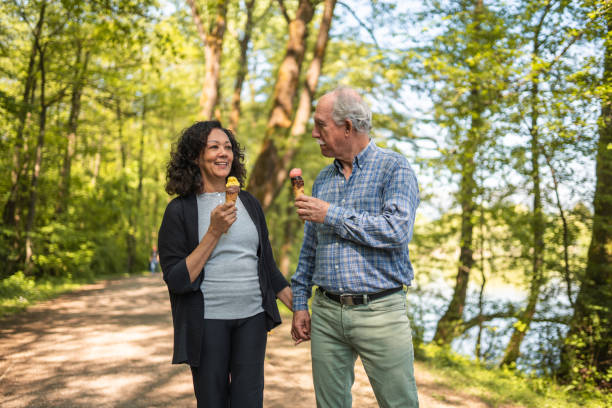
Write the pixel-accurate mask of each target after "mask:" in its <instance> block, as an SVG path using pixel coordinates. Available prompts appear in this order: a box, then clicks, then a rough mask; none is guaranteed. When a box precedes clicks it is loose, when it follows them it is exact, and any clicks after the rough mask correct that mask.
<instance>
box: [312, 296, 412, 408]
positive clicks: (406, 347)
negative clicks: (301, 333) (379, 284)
mask: <svg viewBox="0 0 612 408" xmlns="http://www.w3.org/2000/svg"><path fill="white" fill-rule="evenodd" d="M311 341H312V345H311V354H312V374H313V380H314V387H315V394H316V399H317V407H318V408H351V406H352V397H351V387H352V386H353V382H354V380H355V371H354V369H355V361H356V359H357V356H359V357H360V358H361V362H362V363H363V367H364V369H365V371H366V374H367V375H368V378H369V379H370V384H371V385H372V389H373V390H374V395H375V396H376V400H377V401H378V405H379V406H380V407H384V408H391V407H398V408H399V407H401V408H415V407H418V406H419V401H418V396H417V389H416V383H415V381H414V369H413V363H414V353H413V349H412V335H411V330H410V322H409V320H408V316H407V315H406V294H405V293H404V292H403V291H399V292H397V293H394V294H391V295H389V296H385V297H383V298H380V299H376V300H374V301H372V302H370V303H368V304H366V305H358V306H343V305H340V304H339V303H337V302H335V301H333V300H330V299H328V298H327V297H325V295H323V294H322V293H320V292H319V291H318V290H317V291H316V294H315V297H314V299H313V302H312V333H311Z"/></svg>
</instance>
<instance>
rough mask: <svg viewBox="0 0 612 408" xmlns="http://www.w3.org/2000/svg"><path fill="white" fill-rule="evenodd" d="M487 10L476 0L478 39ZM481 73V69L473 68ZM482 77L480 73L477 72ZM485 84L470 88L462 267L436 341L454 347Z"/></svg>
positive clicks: (468, 266) (469, 245) (468, 264)
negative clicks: (482, 87) (481, 22)
mask: <svg viewBox="0 0 612 408" xmlns="http://www.w3.org/2000/svg"><path fill="white" fill-rule="evenodd" d="M483 11H484V5H483V3H482V0H475V1H474V11H473V15H474V21H475V22H476V23H477V24H476V28H475V31H476V34H475V36H476V38H475V39H476V40H478V36H479V35H480V30H481V29H480V23H479V21H480V19H481V15H482V13H483ZM471 69H472V70H477V69H478V68H471ZM474 73H475V74H478V72H477V71H474ZM481 86H482V84H477V83H472V84H471V86H470V88H471V91H470V98H469V101H468V103H469V107H470V109H469V112H471V116H470V118H471V123H470V129H469V130H468V132H467V133H468V134H467V139H466V140H464V141H463V142H462V146H461V150H462V153H461V155H460V156H459V162H460V164H461V182H460V186H459V202H460V204H461V235H460V238H459V241H460V252H459V268H458V270H457V276H456V278H455V288H454V291H453V296H452V298H451V301H450V303H449V305H448V308H447V309H446V311H445V313H444V315H442V317H441V318H440V320H439V321H438V324H437V327H436V333H435V334H434V338H433V340H434V341H435V342H436V343H439V344H446V345H448V344H450V343H451V342H452V340H453V339H454V338H455V337H457V336H458V335H459V334H460V331H459V329H460V327H461V324H462V320H463V309H464V307H465V298H466V294H467V288H468V283H469V280H470V272H471V270H472V266H473V265H474V249H473V246H474V244H473V233H474V219H475V218H476V206H475V203H474V199H475V195H476V179H475V173H476V165H475V163H474V157H475V155H476V153H477V152H478V146H479V144H480V143H481V142H480V141H481V140H482V134H481V133H482V132H483V124H484V123H483V119H482V115H483V114H484V112H485V106H484V104H483V98H482V95H481V92H480V90H479V89H480V88H481Z"/></svg>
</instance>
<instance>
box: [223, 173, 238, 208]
mask: <svg viewBox="0 0 612 408" xmlns="http://www.w3.org/2000/svg"><path fill="white" fill-rule="evenodd" d="M238 193H240V183H239V182H238V179H237V178H236V177H233V176H232V177H228V178H227V183H225V202H226V203H228V202H230V201H231V202H232V203H236V200H237V199H238Z"/></svg>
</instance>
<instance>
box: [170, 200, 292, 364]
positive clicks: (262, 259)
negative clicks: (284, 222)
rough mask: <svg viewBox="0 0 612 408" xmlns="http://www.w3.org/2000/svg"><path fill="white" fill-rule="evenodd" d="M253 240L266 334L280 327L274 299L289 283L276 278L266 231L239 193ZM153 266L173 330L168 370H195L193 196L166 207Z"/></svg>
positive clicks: (254, 207) (200, 307) (200, 309)
mask: <svg viewBox="0 0 612 408" xmlns="http://www.w3.org/2000/svg"><path fill="white" fill-rule="evenodd" d="M239 197H240V199H241V200H242V203H243V204H244V206H245V208H246V209H247V212H248V213H249V216H250V217H251V219H252V220H253V223H254V224H255V227H257V232H258V234H259V248H258V250H257V256H258V257H259V260H258V274H259V285H260V287H261V295H262V307H263V309H264V311H265V313H266V326H267V329H268V330H271V329H272V328H273V327H275V326H277V325H279V324H280V323H281V319H280V314H279V312H278V307H277V306H276V294H277V293H278V292H280V291H281V290H282V289H284V288H285V287H287V286H289V283H288V282H287V280H286V279H285V277H284V276H283V275H282V274H281V273H280V271H279V270H278V267H277V266H276V262H275V261H274V257H273V256H272V247H271V246H270V240H269V238H268V227H267V226H266V220H265V218H264V214H263V210H262V209H261V205H260V204H259V202H258V201H257V199H256V198H255V197H253V195H251V194H250V193H248V192H246V191H240V195H239ZM158 237H159V238H158V248H159V260H160V264H161V268H162V272H163V274H164V281H165V282H166V285H168V292H169V294H170V305H171V307H172V322H173V325H174V355H173V356H172V363H173V364H181V363H187V364H189V365H190V366H193V367H197V366H199V365H200V350H201V348H202V334H203V319H204V301H203V298H202V291H201V290H200V285H201V283H202V279H203V277H204V273H205V272H206V267H204V270H203V271H202V273H201V274H200V275H199V276H198V278H197V279H196V280H195V281H193V282H191V281H190V279H189V272H188V271H187V264H186V262H185V259H186V258H187V255H189V254H190V253H191V252H193V250H194V249H195V248H196V247H197V246H198V243H199V240H198V206H197V201H196V196H195V195H194V194H191V195H188V196H185V197H177V198H175V199H173V200H172V201H171V202H170V203H169V204H168V206H167V207H166V212H165V213H164V218H163V220H162V224H161V227H160V229H159V235H158Z"/></svg>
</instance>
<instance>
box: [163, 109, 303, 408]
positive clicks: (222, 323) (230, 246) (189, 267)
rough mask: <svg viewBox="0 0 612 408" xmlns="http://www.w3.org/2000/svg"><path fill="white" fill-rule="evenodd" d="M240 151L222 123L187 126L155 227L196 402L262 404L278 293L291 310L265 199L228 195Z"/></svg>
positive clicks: (177, 358)
mask: <svg viewBox="0 0 612 408" xmlns="http://www.w3.org/2000/svg"><path fill="white" fill-rule="evenodd" d="M243 162H244V154H243V153H242V151H241V149H240V146H239V144H238V142H237V141H236V139H235V138H234V135H233V134H232V132H230V131H229V130H227V129H224V128H222V127H221V124H220V123H219V122H216V121H206V122H197V123H195V124H194V125H193V126H191V127H189V128H187V129H185V130H184V131H183V133H182V135H181V136H180V139H179V141H178V144H177V145H176V147H175V148H174V149H173V151H172V153H171V158H170V162H169V164H168V168H167V184H166V191H167V192H168V194H171V195H173V194H177V195H178V197H176V198H175V199H173V200H172V201H171V202H170V203H169V204H168V206H167V208H166V212H165V214H164V218H163V221H162V224H161V227H160V230H159V242H158V248H159V256H160V262H161V267H162V271H163V275H164V281H165V282H166V284H167V286H168V291H169V293H170V304H171V306H172V320H173V324H174V356H173V358H172V363H173V364H180V363H187V364H189V365H190V366H191V372H192V377H193V385H194V390H195V396H196V399H197V401H198V407H212V408H217V407H218V408H220V407H223V408H226V407H228V406H232V407H261V406H263V386H264V375H263V370H264V356H265V350H266V339H267V332H268V331H269V330H271V329H272V328H273V327H275V326H277V325H278V324H280V323H281V319H280V315H279V311H278V308H277V306H276V298H277V297H278V298H279V299H280V300H281V301H282V302H283V303H284V304H285V305H287V307H289V308H291V302H292V296H291V290H290V288H289V284H288V282H287V280H286V279H285V278H284V277H283V275H282V274H281V273H280V271H279V270H278V268H277V266H276V262H275V261H274V258H273V256H272V248H271V247H270V241H269V239H268V228H267V226H266V220H265V218H264V214H263V211H262V209H261V206H260V204H259V202H258V201H257V200H256V199H255V197H253V196H252V195H251V194H249V193H248V192H246V191H243V190H240V193H239V195H238V200H237V201H236V203H235V204H234V203H233V202H231V201H228V202H226V200H225V189H226V187H225V185H226V181H227V178H228V177H229V176H233V177H235V178H236V179H238V181H239V183H240V185H241V186H242V185H243V183H244V178H245V174H246V170H245V168H244V163H243Z"/></svg>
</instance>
